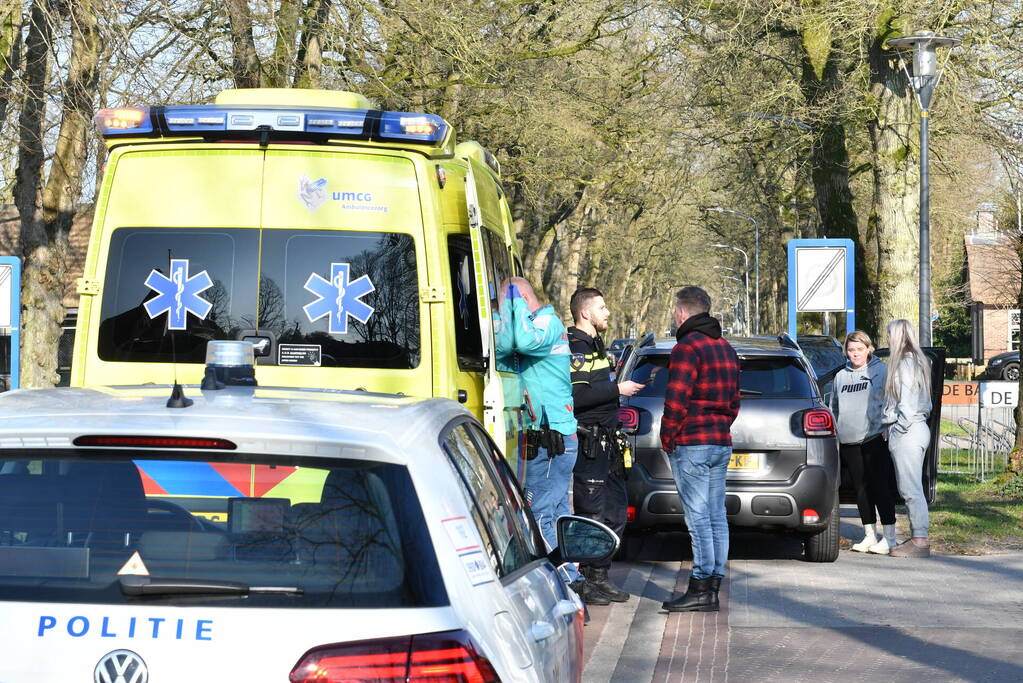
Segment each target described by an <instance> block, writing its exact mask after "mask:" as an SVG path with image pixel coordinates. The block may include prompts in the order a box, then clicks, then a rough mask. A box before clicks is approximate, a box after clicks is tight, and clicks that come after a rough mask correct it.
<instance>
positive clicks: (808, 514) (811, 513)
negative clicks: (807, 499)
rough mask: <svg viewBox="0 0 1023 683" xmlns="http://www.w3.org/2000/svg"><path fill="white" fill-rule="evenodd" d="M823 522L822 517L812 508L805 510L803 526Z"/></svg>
mask: <svg viewBox="0 0 1023 683" xmlns="http://www.w3.org/2000/svg"><path fill="white" fill-rule="evenodd" d="M819 521H821V516H820V515H819V514H817V511H816V510H814V509H812V508H806V509H805V510H803V524H816V523H817V522H819Z"/></svg>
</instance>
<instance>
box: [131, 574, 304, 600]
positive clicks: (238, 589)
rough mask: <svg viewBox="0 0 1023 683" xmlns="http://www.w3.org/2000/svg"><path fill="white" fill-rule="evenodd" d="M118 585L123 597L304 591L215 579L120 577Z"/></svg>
mask: <svg viewBox="0 0 1023 683" xmlns="http://www.w3.org/2000/svg"><path fill="white" fill-rule="evenodd" d="M119 583H120V584H121V592H122V593H124V594H125V595H132V596H147V595H202V594H213V595H249V594H252V593H277V594H286V595H302V593H304V592H305V591H303V590H302V589H301V588H298V587H295V586H250V585H248V584H247V583H241V582H239V581H217V580H216V579H161V578H153V577H151V576H122V577H120V580H119Z"/></svg>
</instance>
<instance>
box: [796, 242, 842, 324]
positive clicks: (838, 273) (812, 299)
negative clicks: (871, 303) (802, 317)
mask: <svg viewBox="0 0 1023 683" xmlns="http://www.w3.org/2000/svg"><path fill="white" fill-rule="evenodd" d="M788 266H789V336H791V337H792V338H793V339H795V338H796V316H798V315H799V314H800V313H845V327H846V334H848V333H849V332H852V331H853V330H855V329H856V289H855V285H856V276H855V269H856V262H855V251H854V245H853V242H852V240H847V239H817V240H809V239H797V240H789V242H788Z"/></svg>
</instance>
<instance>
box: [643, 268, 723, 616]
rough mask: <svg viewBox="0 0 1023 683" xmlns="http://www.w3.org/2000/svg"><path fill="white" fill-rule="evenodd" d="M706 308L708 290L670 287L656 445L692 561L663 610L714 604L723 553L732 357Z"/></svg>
mask: <svg viewBox="0 0 1023 683" xmlns="http://www.w3.org/2000/svg"><path fill="white" fill-rule="evenodd" d="M708 311H710V297H709V296H708V295H707V292H705V291H703V290H702V289H700V288H699V287H683V288H682V289H680V290H679V291H678V293H677V294H676V295H675V324H676V325H678V332H677V333H676V338H677V339H678V342H677V343H676V344H675V348H673V349H672V350H671V364H670V366H669V369H668V372H669V374H668V389H667V391H666V392H665V395H664V416H663V417H662V418H661V448H663V449H664V452H665V453H667V454H668V461H669V462H670V463H671V472H672V475H674V477H675V486H676V487H677V488H678V493H679V496H681V498H682V506H683V507H684V508H685V520H686V526H688V527H689V535H690V537H691V538H692V543H693V569H692V571H691V572H690V574H689V588H688V590H687V591H686V593H685V595H683V596H681V597H679V598H676V599H675V600H669V601H668V602H665V603H664V604H663V605H662V607H663V608H664V609H666V610H668V611H669V612H696V611H698V612H716V611H717V610H718V589H719V588H720V586H721V579H722V578H723V577H724V575H725V564H726V563H727V561H728V518H727V516H726V513H725V475H726V474H727V473H728V462H729V460H731V457H732V435H731V433H730V431H729V430H730V428H731V426H732V422H734V421H735V417H736V415H738V414H739V358H738V356H736V355H735V349H733V348H732V345H731V344H729V343H728V342H727V341H725V340H724V339H722V338H721V324H720V323H719V322H718V321H717V319H716V318H712V317H711V316H710V314H709V313H708Z"/></svg>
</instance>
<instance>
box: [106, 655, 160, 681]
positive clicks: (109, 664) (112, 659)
mask: <svg viewBox="0 0 1023 683" xmlns="http://www.w3.org/2000/svg"><path fill="white" fill-rule="evenodd" d="M93 680H94V681H95V682H96V683H147V682H148V681H149V669H147V668H146V663H145V662H144V661H142V658H141V657H139V656H138V655H137V654H135V653H134V652H132V651H131V650H114V651H113V652H108V653H107V654H105V655H103V658H102V659H100V660H99V664H97V665H96V670H95V671H94V672H93Z"/></svg>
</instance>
